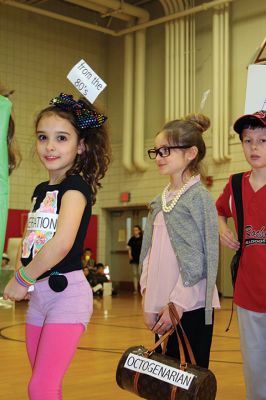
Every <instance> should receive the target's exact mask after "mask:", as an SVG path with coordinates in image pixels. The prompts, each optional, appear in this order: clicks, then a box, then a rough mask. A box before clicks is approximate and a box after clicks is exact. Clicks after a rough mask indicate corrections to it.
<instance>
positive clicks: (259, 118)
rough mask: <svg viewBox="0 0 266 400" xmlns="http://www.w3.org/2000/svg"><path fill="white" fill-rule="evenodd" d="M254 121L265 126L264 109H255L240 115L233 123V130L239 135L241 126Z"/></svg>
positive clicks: (265, 113) (241, 129) (265, 116)
mask: <svg viewBox="0 0 266 400" xmlns="http://www.w3.org/2000/svg"><path fill="white" fill-rule="evenodd" d="M255 121H256V125H258V126H262V127H265V128H266V111H265V110H261V111H256V112H255V113H254V114H246V115H242V117H240V118H238V119H237V120H236V122H235V123H234V130H235V131H236V132H237V133H238V134H239V135H241V133H242V131H243V127H244V126H246V125H249V124H251V125H252V122H253V123H254V122H255Z"/></svg>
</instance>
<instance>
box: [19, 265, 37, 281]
mask: <svg viewBox="0 0 266 400" xmlns="http://www.w3.org/2000/svg"><path fill="white" fill-rule="evenodd" d="M18 272H19V274H20V276H21V278H22V279H23V280H24V281H25V282H26V283H27V284H28V285H29V286H30V285H34V284H35V283H36V279H32V278H30V277H29V276H28V275H27V274H26V272H25V269H24V267H23V266H22V267H20V268H19V270H18Z"/></svg>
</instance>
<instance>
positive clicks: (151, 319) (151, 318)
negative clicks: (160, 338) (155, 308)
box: [143, 312, 158, 330]
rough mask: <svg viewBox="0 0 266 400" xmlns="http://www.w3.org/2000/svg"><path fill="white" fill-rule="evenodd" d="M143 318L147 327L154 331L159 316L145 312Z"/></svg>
mask: <svg viewBox="0 0 266 400" xmlns="http://www.w3.org/2000/svg"><path fill="white" fill-rule="evenodd" d="M143 316H144V323H145V325H146V326H147V328H148V329H150V330H152V328H153V327H154V325H155V324H156V321H157V319H158V314H155V313H147V312H144V313H143Z"/></svg>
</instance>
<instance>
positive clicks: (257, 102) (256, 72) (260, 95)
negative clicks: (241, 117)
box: [245, 64, 266, 114]
mask: <svg viewBox="0 0 266 400" xmlns="http://www.w3.org/2000/svg"><path fill="white" fill-rule="evenodd" d="M260 110H266V65H262V64H251V65H249V67H248V77H247V89H246V103H245V114H253V113H254V112H256V111H260Z"/></svg>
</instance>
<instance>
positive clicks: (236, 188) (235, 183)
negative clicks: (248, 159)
mask: <svg viewBox="0 0 266 400" xmlns="http://www.w3.org/2000/svg"><path fill="white" fill-rule="evenodd" d="M242 176H243V172H241V173H239V174H235V175H233V176H232V190H233V196H234V201H235V207H236V215H237V230H238V240H239V242H240V246H239V249H238V250H237V251H236V253H235V254H234V256H233V258H232V261H231V264H230V269H231V278H232V285H233V288H235V283H236V278H237V271H238V267H239V262H240V257H241V252H242V243H243V225H244V213H243V203H242Z"/></svg>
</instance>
